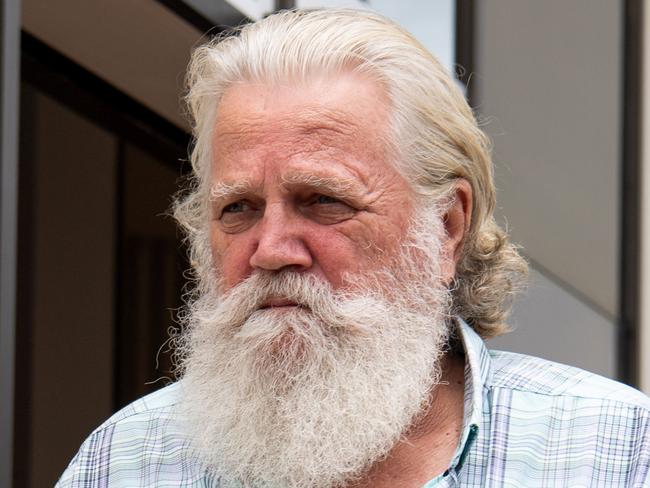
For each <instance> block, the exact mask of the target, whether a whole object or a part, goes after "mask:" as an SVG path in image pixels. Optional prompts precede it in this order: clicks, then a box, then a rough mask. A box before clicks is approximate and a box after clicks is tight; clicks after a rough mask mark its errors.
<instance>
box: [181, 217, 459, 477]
mask: <svg viewBox="0 0 650 488" xmlns="http://www.w3.org/2000/svg"><path fill="white" fill-rule="evenodd" d="M426 220H427V223H426V224H421V225H420V226H418V228H417V229H413V230H412V231H411V233H410V236H409V237H408V238H407V239H406V242H409V244H407V245H403V246H402V250H401V252H400V256H398V257H397V258H396V259H395V260H394V262H393V263H392V265H391V266H389V267H388V269H385V270H383V271H381V272H378V273H373V275H372V276H357V277H350V281H351V286H350V287H349V288H348V289H349V290H353V291H348V292H333V291H332V290H331V288H330V287H329V286H328V284H327V283H324V282H322V281H319V280H317V279H315V278H314V277H313V276H311V275H309V274H300V273H296V272H279V273H271V272H258V273H254V274H253V275H252V276H251V277H249V278H248V279H247V280H245V281H244V282H242V283H241V284H239V285H238V286H236V287H235V288H233V289H231V290H229V291H228V292H227V293H225V294H220V293H217V292H211V293H204V294H203V296H201V297H199V298H198V299H197V300H196V301H195V302H194V303H192V304H191V305H190V309H189V313H188V317H187V330H186V331H185V332H184V334H183V335H182V336H181V338H180V341H179V351H178V353H179V355H180V357H181V358H183V359H182V360H181V369H182V372H183V380H182V383H183V387H182V388H183V394H184V397H183V402H182V403H181V405H180V410H181V414H182V417H183V418H185V419H186V420H187V428H188V431H189V433H190V437H191V439H192V447H193V450H194V454H195V455H196V456H197V457H198V459H200V460H201V462H202V464H203V465H204V466H205V467H206V469H208V470H209V471H210V472H212V473H213V474H215V475H216V476H219V477H220V478H221V480H220V481H221V483H222V486H245V487H273V488H298V487H301V488H305V487H314V488H317V487H318V488H320V487H322V488H326V487H335V486H342V485H344V484H345V483H347V482H349V481H351V480H354V479H356V478H358V477H360V476H361V475H363V474H364V473H365V472H367V470H368V469H369V468H370V467H371V466H372V465H373V464H374V463H376V462H377V461H379V460H381V459H382V458H384V457H385V456H386V455H387V454H388V453H389V452H390V450H391V449H392V448H393V447H394V446H395V445H396V444H397V443H398V442H399V441H400V440H402V439H403V437H404V434H405V433H406V432H407V431H408V429H409V427H411V426H412V424H413V422H414V420H416V419H417V417H418V415H419V414H421V413H423V412H424V411H425V410H426V407H427V406H428V402H429V399H430V397H431V393H432V389H433V388H434V387H435V385H436V384H437V382H438V381H439V378H440V370H439V360H440V358H441V355H442V353H443V352H444V348H445V345H446V343H447V339H448V334H449V331H448V325H447V324H448V320H447V319H448V317H447V311H448V309H449V306H448V303H449V298H448V297H449V293H448V291H447V290H446V287H445V286H444V285H443V284H442V283H441V280H440V271H439V270H440V262H439V255H440V252H439V245H440V236H442V235H444V234H443V232H444V231H443V230H442V224H441V223H440V218H439V217H437V216H436V217H435V218H432V217H429V218H428V219H426ZM215 288H216V286H213V289H215ZM274 297H282V298H287V299H290V300H292V301H295V302H297V303H299V304H301V305H302V307H296V308H294V309H288V310H287V309H282V310H276V309H259V307H260V305H261V304H262V303H264V302H265V301H266V300H268V299H269V298H274Z"/></svg>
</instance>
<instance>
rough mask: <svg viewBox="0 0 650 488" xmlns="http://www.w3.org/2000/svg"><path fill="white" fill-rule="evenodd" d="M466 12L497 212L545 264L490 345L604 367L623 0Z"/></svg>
mask: <svg viewBox="0 0 650 488" xmlns="http://www.w3.org/2000/svg"><path fill="white" fill-rule="evenodd" d="M476 23H477V26H476V27H477V31H476V66H475V83H476V85H475V87H476V94H477V108H478V111H479V112H480V113H481V114H482V116H483V117H484V118H485V122H486V125H485V129H486V130H487V132H488V133H490V135H491V136H492V138H493V141H494V156H495V163H496V174H495V178H496V185H497V188H498V212H497V213H498V214H499V215H500V220H501V221H502V222H503V223H504V224H506V225H507V226H508V228H509V230H510V232H511V234H512V237H513V239H514V241H516V242H518V243H520V244H522V245H523V247H524V253H525V254H526V255H527V256H528V257H529V259H530V260H531V264H532V265H533V268H538V270H539V271H541V272H542V273H543V275H544V276H542V277H541V279H540V274H539V273H536V272H533V278H538V279H533V281H532V284H531V288H530V291H529V292H528V295H529V298H528V299H527V300H524V301H522V302H521V303H520V304H519V305H518V307H517V311H516V314H515V320H516V321H517V322H519V326H520V330H519V331H517V332H514V333H513V334H512V335H511V336H510V337H507V338H504V339H501V340H497V341H495V342H494V343H493V347H504V348H506V347H507V348H510V349H514V350H518V351H521V352H527V353H533V354H537V355H540V356H545V357H550V358H553V359H556V360H559V361H562V362H566V363H569V364H574V365H578V366H582V367H585V368H588V369H592V370H596V371H598V372H601V373H603V374H606V375H608V376H614V375H615V364H616V356H615V354H616V347H615V344H616V340H615V338H616V320H617V314H618V290H619V283H618V274H619V252H620V247H619V240H620V236H619V223H620V222H619V212H620V208H619V201H620V195H619V174H620V167H621V141H620V132H621V116H620V113H621V90H622V86H621V73H622V72H621V69H622V57H621V52H622V44H621V40H622V25H623V24H622V2H621V1H615V0H573V1H571V2H566V1H564V0H545V1H543V2H536V1H519V0H517V1H515V0H481V1H480V2H476ZM531 327H535V328H537V329H538V330H534V331H533V330H531ZM539 329H541V330H539Z"/></svg>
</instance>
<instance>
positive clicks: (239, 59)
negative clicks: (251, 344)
mask: <svg viewBox="0 0 650 488" xmlns="http://www.w3.org/2000/svg"><path fill="white" fill-rule="evenodd" d="M345 70H349V71H354V72H358V73H363V74H364V75H366V76H370V77H371V78H372V79H374V80H376V81H377V82H378V83H381V84H382V86H383V87H385V89H386V92H387V94H388V97H389V100H390V103H391V118H392V120H391V121H390V122H391V128H392V132H391V134H390V141H389V143H390V147H391V149H393V150H394V151H393V152H394V155H395V165H396V166H397V167H398V169H400V170H401V171H402V173H403V174H404V175H405V177H406V178H407V179H408V180H409V181H410V182H411V184H412V185H413V188H414V190H415V192H416V194H417V195H418V196H419V198H420V199H421V200H422V201H423V203H426V204H430V203H431V202H432V201H433V200H435V199H439V198H444V197H446V196H448V195H450V194H451V191H452V190H453V187H454V184H455V181H457V179H458V178H464V179H466V180H467V181H468V182H469V183H470V185H471V187H472V191H473V209H472V221H471V226H470V229H469V232H468V234H467V235H466V237H465V241H464V248H463V254H462V257H461V260H460V262H459V264H458V268H457V273H456V280H455V284H454V289H453V300H454V304H453V307H454V309H453V311H454V312H455V313H457V314H459V315H460V316H461V317H463V318H464V319H465V320H466V321H467V322H468V323H469V324H470V325H472V326H473V327H474V329H475V330H476V331H477V332H478V333H479V334H480V335H481V336H483V337H490V336H494V335H498V334H500V333H503V332H504V331H506V330H507V326H506V324H505V319H506V318H507V315H508V313H509V310H510V307H511V302H512V296H513V294H514V293H515V292H516V291H518V290H519V289H520V288H521V286H522V285H523V283H524V281H525V276H526V273H527V265H526V263H525V261H524V260H523V259H522V258H521V256H520V255H519V254H518V253H517V251H516V249H515V247H514V246H513V245H512V244H510V243H509V242H508V239H507V236H506V234H505V232H504V231H503V230H502V229H500V228H499V226H498V225H497V224H496V222H495V220H494V217H493V210H494V206H495V189H494V183H493V168H492V161H491V157H490V144H489V141H488V139H487V138H486V136H485V135H484V134H483V132H482V131H481V130H480V128H479V127H478V125H477V123H476V120H475V118H474V115H473V113H472V110H471V108H470V107H469V106H468V104H467V102H466V101H465V98H464V96H463V94H462V92H461V91H460V89H459V88H458V86H457V85H456V83H455V82H454V80H453V79H452V77H451V76H450V75H449V73H447V71H446V70H445V69H444V68H443V67H442V66H441V65H440V63H439V62H438V61H437V60H436V59H435V58H434V57H433V56H432V55H431V54H430V53H429V52H428V51H427V50H426V49H425V48H424V47H423V46H421V45H420V44H419V42H418V41H417V40H416V39H415V38H414V37H413V36H412V35H411V34H409V33H408V32H407V31H405V30H404V29H402V28H401V27H399V26H398V25H396V24H395V23H393V22H392V21H390V20H388V19H387V18H385V17H383V16H381V15H378V14H375V13H372V12H368V11H361V10H349V9H324V10H308V11H300V10H296V11H283V12H280V13H278V14H274V15H271V16H269V17H267V18H265V19H263V20H261V21H258V22H255V23H252V24H248V25H245V26H243V27H241V28H239V29H238V30H237V32H236V35H230V36H224V37H221V38H217V39H215V40H213V41H211V42H209V43H207V44H205V45H203V46H201V47H199V48H197V49H196V50H195V51H194V53H193V56H192V61H191V63H190V67H189V73H188V87H189V92H188V95H187V102H188V106H189V110H190V115H191V117H192V121H193V132H194V137H195V146H194V148H193V150H192V155H191V161H192V167H193V170H194V174H195V182H194V184H193V187H192V191H191V193H189V194H188V195H187V196H186V197H185V198H183V199H182V200H180V201H179V202H177V204H176V207H175V216H176V218H177V220H178V221H179V223H180V224H181V225H182V226H183V227H184V229H185V230H186V232H187V233H188V237H189V240H190V243H191V252H192V258H193V263H194V266H195V268H196V269H197V271H199V273H200V272H201V269H200V268H202V267H204V266H206V262H207V261H209V254H208V253H209V251H208V246H209V244H208V234H207V230H206V227H207V222H208V217H207V211H208V197H207V195H208V192H209V184H210V182H209V177H208V175H209V166H210V161H211V159H212V154H211V144H210V141H211V136H212V131H213V129H214V122H215V119H216V114H217V111H218V105H219V101H220V99H221V97H222V95H223V93H224V92H225V90H226V89H227V88H228V87H229V86H231V85H232V84H234V83H242V82H252V83H266V84H276V83H287V82H294V83H298V82H308V81H309V79H310V77H313V76H316V75H319V76H321V75H336V73H337V72H338V73H340V72H342V71H345ZM204 271H205V270H204Z"/></svg>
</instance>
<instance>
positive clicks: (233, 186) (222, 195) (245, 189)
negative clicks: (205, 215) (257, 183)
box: [210, 180, 252, 202]
mask: <svg viewBox="0 0 650 488" xmlns="http://www.w3.org/2000/svg"><path fill="white" fill-rule="evenodd" d="M251 188H252V187H251V184H250V182H249V181H247V180H243V181H237V182H235V183H226V182H223V181H220V182H219V183H215V184H214V185H212V188H210V201H211V202H217V201H223V200H228V199H230V198H232V197H234V196H237V195H245V194H246V193H250V192H251Z"/></svg>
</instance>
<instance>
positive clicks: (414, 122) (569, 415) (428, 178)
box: [60, 10, 650, 488]
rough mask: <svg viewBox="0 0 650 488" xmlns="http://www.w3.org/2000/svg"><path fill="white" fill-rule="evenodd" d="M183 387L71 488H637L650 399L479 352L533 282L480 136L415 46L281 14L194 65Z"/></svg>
mask: <svg viewBox="0 0 650 488" xmlns="http://www.w3.org/2000/svg"><path fill="white" fill-rule="evenodd" d="M188 101H189V106H190V109H191V113H192V116H193V120H194V124H195V125H194V131H195V132H194V135H195V137H196V145H195V147H194V150H193V153H192V163H193V168H194V175H195V180H194V184H193V186H192V188H191V191H190V192H189V193H188V194H187V195H186V196H185V197H184V198H183V199H181V200H180V201H179V202H178V203H177V206H176V209H175V210H176V217H177V219H178V220H179V222H180V224H181V225H182V226H183V227H184V228H185V230H186V231H187V233H188V237H189V242H190V244H191V256H192V264H193V267H194V269H195V271H196V277H197V280H196V292H195V295H194V297H193V299H192V300H191V301H190V303H189V304H188V308H187V311H186V313H185V315H184V317H183V320H184V322H185V328H184V331H183V332H182V334H180V335H179V337H177V343H176V346H177V359H178V364H179V373H180V375H179V376H180V377H181V379H180V381H178V382H177V383H175V384H173V385H170V386H168V387H166V388H163V389H162V390H160V391H158V392H156V393H154V394H152V395H149V396H147V397H145V398H143V399H141V400H139V401H137V402H135V403H134V404H132V405H130V406H129V407H127V408H125V409H124V410H122V411H120V412H118V413H117V414H115V415H114V416H113V417H112V418H110V419H109V420H108V421H106V422H105V423H104V424H103V425H101V426H100V427H99V428H98V429H97V430H96V431H95V432H93V433H92V434H91V436H90V437H89V438H88V440H87V441H86V442H85V443H84V444H83V445H82V447H81V449H80V451H79V453H78V454H77V456H76V457H75V458H74V459H73V461H72V462H71V464H70V466H69V467H68V469H67V470H66V472H65V473H64V474H63V477H62V478H61V480H60V486H111V487H112V486H215V487H231V486H239V487H273V488H276V487H277V488H281V487H292V488H293V487H323V488H325V487H370V486H372V487H421V486H423V485H424V486H427V487H430V486H473V487H481V486H517V487H519V486H522V487H535V486H539V487H550V486H567V487H569V486H570V487H574V486H593V487H595V486H648V485H649V484H650V477H649V475H648V468H649V466H650V432H649V411H650V410H649V409H650V401H648V400H647V399H646V397H644V396H643V395H641V394H640V393H638V392H636V391H634V390H632V389H630V388H627V387H625V386H623V385H620V384H617V383H615V382H612V381H609V380H606V379H604V378H600V377H597V376H594V375H591V374H589V373H586V372H584V371H580V370H577V369H574V368H571V367H567V366H562V365H559V364H555V363H549V362H546V361H543V360H540V359H535V358H531V357H526V356H521V355H516V354H509V353H497V352H488V351H487V349H486V347H485V345H484V343H483V341H482V338H486V337H490V336H494V335H496V334H499V333H502V332H504V331H505V329H506V326H505V319H506V315H507V311H508V308H509V302H510V299H511V297H512V295H513V293H514V292H515V291H516V289H517V288H518V287H519V285H520V283H521V281H522V280H523V277H524V276H525V274H526V265H525V263H524V261H523V260H522V259H521V257H520V256H519V255H518V254H517V252H516V250H515V249H514V248H513V246H512V245H511V244H509V243H508V241H507V238H506V236H505V234H504V233H503V232H502V230H501V229H500V228H499V227H498V226H497V225H496V223H495V221H494V218H493V216H492V210H493V207H494V187H493V182H492V166H491V161H490V156H489V153H488V143H487V141H486V138H485V137H484V135H483V134H482V133H481V131H480V130H479V129H478V127H477V125H476V123H475V121H474V118H473V116H472V112H471V110H470V108H469V107H468V106H467V104H466V102H465V100H464V98H463V96H462V94H461V93H460V92H459V90H458V89H457V87H456V86H455V83H454V82H453V81H452V80H451V79H450V77H449V76H448V74H447V73H445V71H444V70H443V69H442V68H441V66H440V65H439V64H438V62H437V61H436V60H435V59H433V58H432V57H431V56H430V55H429V54H428V53H427V52H426V51H425V49H424V48H422V47H421V46H420V45H419V44H418V43H417V41H415V39H413V37H411V36H410V35H409V34H408V33H407V32H405V31H403V30H402V29H400V28H399V27H398V26H396V25H394V24H392V23H391V22H390V21H388V20H386V19H385V18H382V17H380V16H378V15H375V14H371V13H367V12H359V11H347V10H324V11H309V12H300V11H297V12H283V13H280V14H277V15H272V16H270V17H268V18H266V19H264V20H262V21H260V22H257V23H255V24H251V25H248V26H246V27H244V28H242V29H241V31H240V32H239V33H238V35H237V36H231V37H228V38H225V39H222V40H218V41H215V42H212V43H210V44H208V45H206V46H203V47H201V48H199V49H197V50H196V52H195V53H194V56H193V60H192V63H191V66H190V74H189V94H188Z"/></svg>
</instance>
